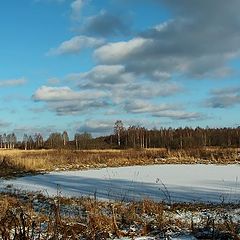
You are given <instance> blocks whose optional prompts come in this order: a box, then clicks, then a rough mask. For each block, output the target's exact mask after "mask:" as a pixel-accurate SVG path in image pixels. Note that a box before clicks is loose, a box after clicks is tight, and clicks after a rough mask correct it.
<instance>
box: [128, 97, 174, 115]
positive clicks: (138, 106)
mask: <svg viewBox="0 0 240 240" xmlns="http://www.w3.org/2000/svg"><path fill="white" fill-rule="evenodd" d="M176 107H177V106H173V105H170V104H159V105H153V104H151V103H149V102H146V101H142V100H137V101H132V102H127V103H126V104H125V107H124V108H125V110H126V111H127V112H128V113H134V114H135V113H151V114H152V113H157V112H162V111H166V110H169V109H176Z"/></svg>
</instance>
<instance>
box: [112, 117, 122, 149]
mask: <svg viewBox="0 0 240 240" xmlns="http://www.w3.org/2000/svg"><path fill="white" fill-rule="evenodd" d="M123 131H124V127H123V122H122V121H121V120H117V121H116V122H115V124H114V133H115V134H116V136H117V143H118V146H119V147H120V146H121V134H122V132H123Z"/></svg>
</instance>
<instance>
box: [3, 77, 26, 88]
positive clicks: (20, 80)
mask: <svg viewBox="0 0 240 240" xmlns="http://www.w3.org/2000/svg"><path fill="white" fill-rule="evenodd" d="M26 82H27V80H26V79H25V78H18V79H9V80H0V88H4V87H16V86H22V85H25V84H26Z"/></svg>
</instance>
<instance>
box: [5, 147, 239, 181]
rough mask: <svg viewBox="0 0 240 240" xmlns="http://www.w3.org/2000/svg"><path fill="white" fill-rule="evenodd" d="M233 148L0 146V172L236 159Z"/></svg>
mask: <svg viewBox="0 0 240 240" xmlns="http://www.w3.org/2000/svg"><path fill="white" fill-rule="evenodd" d="M239 160H240V159H238V157H237V152H236V149H220V148H219V149H211V148H208V149H191V150H175V151H167V150H166V149H140V150H134V149H128V150H112V149H111V150H78V151H74V150H27V151H25V150H0V169H1V170H0V176H3V177H5V176H11V174H13V175H14V173H16V174H17V173H26V172H37V171H51V170H69V169H88V168H102V167H118V166H130V165H148V164H183V163H184V164H193V163H210V164H211V163H214V164H229V163H239V162H240V161H239Z"/></svg>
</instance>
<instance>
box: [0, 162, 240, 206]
mask: <svg viewBox="0 0 240 240" xmlns="http://www.w3.org/2000/svg"><path fill="white" fill-rule="evenodd" d="M239 181H240V165H237V164H236V165H204V164H196V165H184V164H183V165H170V164H167V165H150V166H131V167H118V168H103V169H97V170H82V171H62V172H50V173H47V174H44V175H35V176H25V177H21V178H17V179H13V180H4V181H3V183H2V184H1V185H2V186H1V189H2V190H4V189H5V187H6V186H9V185H12V187H13V188H16V189H21V190H27V191H41V192H42V193H44V194H46V195H50V196H54V195H56V194H57V192H59V191H60V192H61V195H62V196H67V197H80V196H90V197H93V196H95V197H97V198H98V199H101V200H109V199H110V200H123V201H129V200H140V199H146V198H148V199H153V200H155V201H162V200H164V201H174V202H213V203H221V202H224V203H228V202H233V203H239V202H240V182H239Z"/></svg>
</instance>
